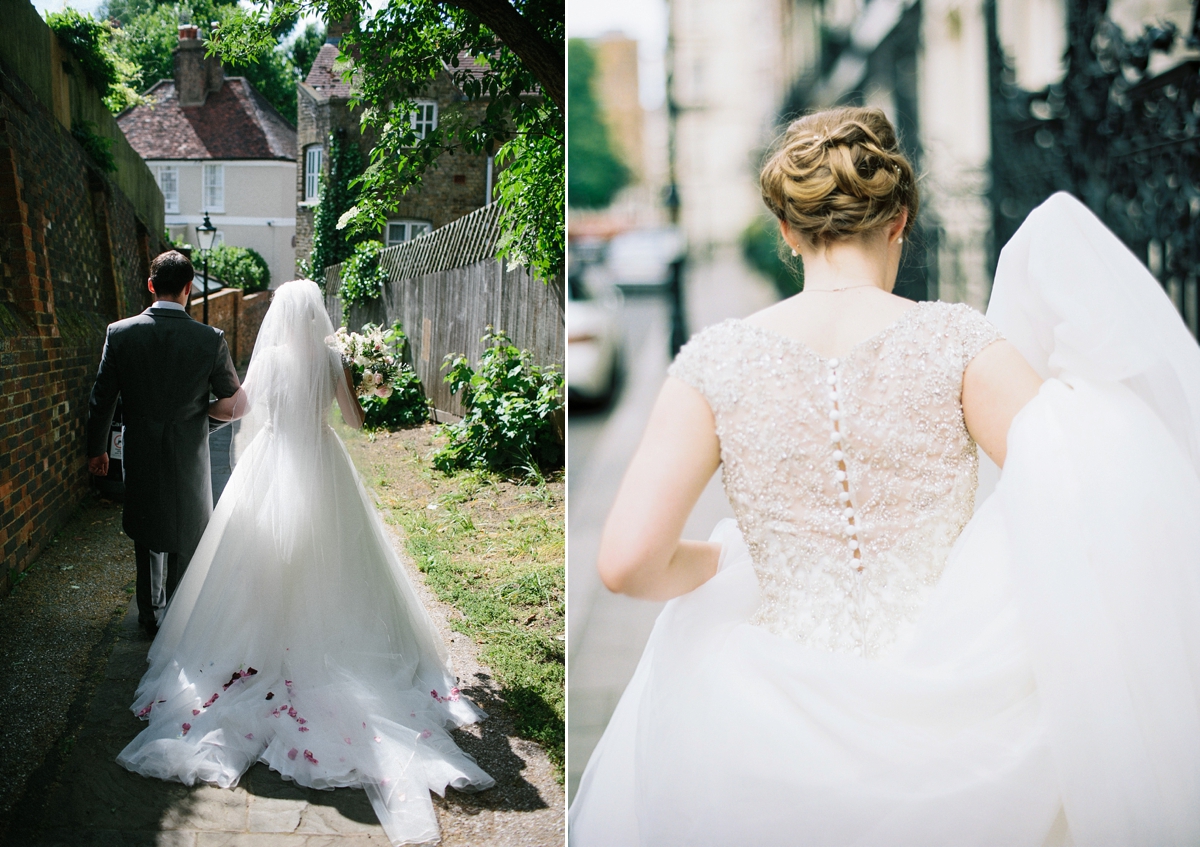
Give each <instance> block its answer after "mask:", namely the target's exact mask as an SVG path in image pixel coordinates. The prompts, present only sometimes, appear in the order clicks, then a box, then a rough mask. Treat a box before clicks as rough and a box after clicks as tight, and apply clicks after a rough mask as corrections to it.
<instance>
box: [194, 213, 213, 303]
mask: <svg viewBox="0 0 1200 847" xmlns="http://www.w3.org/2000/svg"><path fill="white" fill-rule="evenodd" d="M216 238H217V228H216V227H215V226H213V225H212V221H210V220H209V219H208V212H205V213H204V223H202V224H200V226H198V227H196V240H197V241H198V242H199V243H200V252H201V253H203V254H204V323H205V324H207V323H208V253H209V251H210V250H212V246H213V241H215V240H216Z"/></svg>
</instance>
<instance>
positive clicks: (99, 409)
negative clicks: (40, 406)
mask: <svg viewBox="0 0 1200 847" xmlns="http://www.w3.org/2000/svg"><path fill="white" fill-rule="evenodd" d="M238 387H239V383H238V378H237V371H235V370H234V367H233V361H232V360H231V359H230V357H229V347H228V345H227V344H226V343H225V335H224V333H222V332H221V330H219V329H216V328H215V327H209V326H205V325H204V324H202V323H200V322H198V321H195V320H192V318H190V317H189V316H188V314H187V313H186V312H184V311H182V310H179V309H170V308H154V307H151V308H149V309H147V310H146V311H144V312H142V313H141V314H140V315H135V316H134V317H131V318H126V319H125V320H123V321H117V322H116V323H114V324H110V325H109V327H108V337H107V339H106V340H105V342H104V353H103V355H102V356H101V359H100V370H99V372H98V373H97V374H96V384H95V386H94V387H93V388H92V396H91V400H90V402H89V406H88V423H87V446H88V456H89V457H93V456H99V455H100V454H101V453H106V452H108V438H109V429H110V428H111V426H112V418H113V411H114V409H115V408H116V403H117V395H118V394H119V395H120V396H121V409H122V414H123V417H124V422H125V445H124V459H123V464H124V469H125V521H124V526H125V532H126V534H128V535H129V537H130V538H132V539H133V540H134V541H136V542H138V543H140V544H142V545H144V546H146V547H148V548H149V549H150V550H154V551H158V552H162V553H165V552H171V553H178V554H179V556H180V558H181V559H182V564H183V565H184V566H186V563H187V561H188V559H190V558H191V555H192V552H193V551H194V550H195V548H196V544H197V542H199V540H200V536H201V535H202V534H203V533H204V527H205V526H206V525H207V523H208V518H209V515H211V514H212V480H211V477H210V472H209V459H208V401H209V391H210V389H211V391H212V392H213V393H214V394H216V396H217V397H218V398H224V397H232V396H233V395H234V394H235V393H236V392H237V390H238ZM171 587H172V588H173V587H174V586H171Z"/></svg>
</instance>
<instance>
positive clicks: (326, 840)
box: [0, 500, 564, 847]
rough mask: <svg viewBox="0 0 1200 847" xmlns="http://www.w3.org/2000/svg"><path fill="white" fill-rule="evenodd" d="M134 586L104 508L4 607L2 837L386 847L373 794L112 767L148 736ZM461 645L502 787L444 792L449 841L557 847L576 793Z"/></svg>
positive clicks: (178, 845) (0, 611) (470, 735)
mask: <svg viewBox="0 0 1200 847" xmlns="http://www.w3.org/2000/svg"><path fill="white" fill-rule="evenodd" d="M393 542H394V543H396V545H397V549H398V550H402V549H403V548H402V545H401V544H400V543H399V541H398V539H395V538H394V539H393ZM402 558H403V555H402ZM133 577H134V569H133V544H132V542H130V541H129V539H127V538H126V537H125V536H124V535H123V534H122V533H121V529H120V507H119V506H117V505H116V504H113V503H110V502H107V501H103V500H92V501H89V502H88V503H86V504H85V506H84V508H83V509H82V510H81V511H80V512H79V513H78V514H77V515H76V517H75V518H73V519H72V521H71V522H70V523H68V525H67V526H66V527H65V528H64V530H63V531H62V532H61V533H60V534H59V541H58V542H57V543H56V544H54V545H52V546H51V548H49V549H48V550H47V551H46V552H45V553H43V554H42V557H41V558H40V559H39V560H38V562H37V564H36V566H35V567H34V568H33V569H32V570H31V571H30V572H29V575H28V577H27V578H26V579H25V580H24V581H23V582H22V583H21V584H20V585H18V587H17V589H16V590H15V591H14V592H13V594H12V595H11V596H10V597H8V598H5V599H4V600H3V601H0V726H2V727H3V728H4V734H3V741H0V759H2V760H3V763H4V764H3V766H0V773H2V774H3V776H2V777H0V779H3V782H0V793H2V796H0V841H2V842H3V843H4V844H12V845H22V847H24V845H36V847H42V845H45V847H49V845H63V847H68V845H69V847H90V846H91V845H96V847H99V845H105V847H108V845H114V847H116V845H120V847H142V845H147V847H148V845H156V847H218V845H220V847H241V845H246V847H301V845H303V847H324V845H330V847H352V845H363V847H365V845H380V847H384V845H387V844H388V840H387V838H386V837H385V836H384V834H383V830H382V829H381V828H380V826H379V824H378V822H377V821H376V819H375V814H374V812H373V811H372V809H371V805H370V803H369V802H368V800H367V797H366V795H365V794H364V793H363V792H362V791H357V790H351V789H341V790H337V791H315V790H310V789H305V788H301V787H299V786H297V785H295V784H294V783H291V782H285V781H284V780H282V779H281V778H280V777H279V775H278V774H276V773H274V772H272V771H270V770H269V769H267V768H266V767H265V766H263V765H255V766H254V767H253V768H251V769H250V771H249V772H248V773H247V774H246V776H245V777H244V778H243V779H242V781H241V784H240V785H239V786H238V787H237V788H236V789H234V790H224V789H220V788H214V787H211V786H199V787H195V788H188V787H186V786H183V785H179V784H176V783H166V782H161V781H159V780H154V779H146V778H143V777H140V776H137V775H135V774H131V773H129V772H127V771H125V770H124V769H123V768H121V767H120V766H118V765H117V764H116V762H115V758H116V755H117V753H118V752H119V751H120V750H121V748H122V747H124V746H125V744H127V743H128V741H129V740H130V739H131V738H132V737H133V736H134V735H135V734H136V733H137V732H138V731H139V730H140V728H141V722H140V721H138V720H137V719H136V718H135V717H134V716H133V715H132V714H131V713H130V711H129V704H130V703H132V702H133V699H134V691H135V689H136V688H137V683H138V680H139V678H140V677H141V674H142V672H143V671H144V669H145V659H146V653H147V651H148V649H149V646H150V641H149V639H148V638H147V637H146V636H145V635H143V634H142V632H141V630H139V629H138V627H137V614H136V610H135V607H134V604H133V602H132V600H131V599H130V594H129V593H128V592H129V591H131V590H132V580H133ZM418 588H419V589H423V588H424V586H423V585H421V584H420V583H418ZM422 594H423V599H424V601H425V603H426V605H427V607H428V608H429V610H430V613H431V615H432V616H433V618H434V620H435V622H436V623H437V624H438V626H439V627H440V628H441V630H442V634H443V637H445V638H446V639H447V641H450V640H451V639H454V637H455V633H452V632H451V631H450V630H449V628H448V627H447V626H446V616H447V612H448V610H447V608H445V607H442V606H440V605H439V604H437V603H436V602H435V601H433V599H432V598H431V597H430V596H429V595H428V593H427V592H424V591H422ZM121 609H124V613H123V614H121ZM449 646H450V651H451V655H452V657H453V659H454V663H455V668H456V670H457V672H458V673H459V675H460V677H461V678H462V679H463V683H462V688H463V689H464V691H466V692H467V693H468V694H469V695H470V696H471V697H472V698H473V699H474V700H475V701H476V702H477V703H479V704H480V705H481V706H482V707H483V708H484V709H485V710H487V711H488V712H489V713H490V714H491V715H492V717H491V718H490V719H489V720H487V721H485V722H484V723H483V724H481V725H479V726H475V727H468V728H467V729H465V730H461V731H459V732H458V733H456V739H457V740H458V742H459V744H460V745H461V746H462V747H463V748H464V749H466V750H467V751H469V752H470V753H471V754H472V755H474V756H475V757H476V758H477V759H478V760H479V762H480V764H481V765H482V766H483V767H484V768H485V769H486V770H488V772H489V773H491V774H492V775H493V776H494V777H495V778H496V781H497V786H496V788H494V789H492V790H491V791H486V792H482V793H480V794H475V795H467V794H458V793H457V792H454V791H450V792H448V794H447V797H446V799H444V800H437V798H435V801H436V805H437V809H438V817H439V820H440V822H441V825H442V830H443V832H442V836H443V840H442V844H443V845H444V847H468V845H469V847H493V846H494V847H507V845H521V846H522V847H525V846H526V845H528V846H529V847H538V846H539V845H547V847H551V846H553V847H558V846H559V845H561V844H562V843H563V835H562V833H563V817H564V812H563V809H564V798H563V791H562V786H561V785H560V784H559V783H558V782H557V781H556V779H555V775H554V768H553V766H552V764H551V763H550V762H549V760H548V759H547V757H546V756H545V754H544V753H543V752H542V751H541V749H540V748H539V747H538V746H537V745H535V744H532V743H529V742H526V741H523V740H520V739H516V738H514V737H512V732H511V723H510V721H509V720H508V718H507V716H506V714H505V707H504V705H503V703H501V702H499V701H498V700H497V699H496V696H495V688H494V686H493V684H492V683H491V680H490V677H489V675H488V674H487V672H486V668H482V667H481V666H480V665H479V664H478V661H477V660H476V659H475V656H474V652H475V650H474V645H473V644H470V643H469V642H467V640H466V639H463V638H461V637H458V638H457V639H455V640H454V641H451V643H450V645H449Z"/></svg>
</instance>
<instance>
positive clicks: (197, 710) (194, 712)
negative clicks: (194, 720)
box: [192, 709, 200, 717]
mask: <svg viewBox="0 0 1200 847" xmlns="http://www.w3.org/2000/svg"><path fill="white" fill-rule="evenodd" d="M198 714H200V710H199V709H192V717H195V716H196V715H198Z"/></svg>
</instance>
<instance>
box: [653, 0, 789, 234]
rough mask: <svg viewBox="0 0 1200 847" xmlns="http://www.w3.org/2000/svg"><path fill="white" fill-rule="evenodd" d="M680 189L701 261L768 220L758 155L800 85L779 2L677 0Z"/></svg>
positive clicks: (685, 218) (674, 13)
mask: <svg viewBox="0 0 1200 847" xmlns="http://www.w3.org/2000/svg"><path fill="white" fill-rule="evenodd" d="M670 8H671V19H670V27H671V34H672V37H673V39H674V56H673V57H668V61H669V62H671V64H672V66H673V68H674V96H675V100H676V102H677V103H678V105H679V107H680V109H681V112H680V114H679V119H678V122H677V125H676V126H677V130H676V150H677V156H676V181H677V184H678V186H679V194H680V201H681V204H682V205H681V224H682V226H683V228H684V231H685V233H686V235H687V238H688V242H689V245H690V247H691V249H692V251H693V254H694V255H700V256H702V255H705V254H707V253H709V252H711V251H713V250H715V249H720V248H723V247H731V246H733V245H736V244H737V243H738V239H739V237H740V236H741V233H742V231H743V230H744V229H745V227H746V226H747V224H748V223H749V222H750V221H751V220H752V219H753V217H754V216H755V215H758V214H759V213H760V212H761V210H762V200H761V197H760V194H759V190H758V185H757V172H756V169H757V164H758V161H757V160H758V156H757V153H758V152H759V151H760V150H761V149H762V146H763V140H764V138H765V137H768V136H769V134H770V133H771V132H772V130H773V125H774V121H775V117H776V109H777V108H778V105H779V103H780V101H781V99H782V97H783V95H784V92H785V89H786V83H787V81H788V80H789V79H790V78H791V77H792V76H793V75H794V73H795V70H794V68H789V67H787V66H786V63H784V62H783V61H782V59H783V56H784V53H785V48H784V41H783V38H782V37H781V36H782V35H783V33H782V28H781V25H782V23H783V21H782V20H781V17H782V16H781V3H780V0H744V1H743V2H741V3H739V4H738V5H737V6H736V9H735V10H731V8H730V6H729V4H728V3H727V2H725V0H673V2H672V3H671V7H670Z"/></svg>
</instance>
